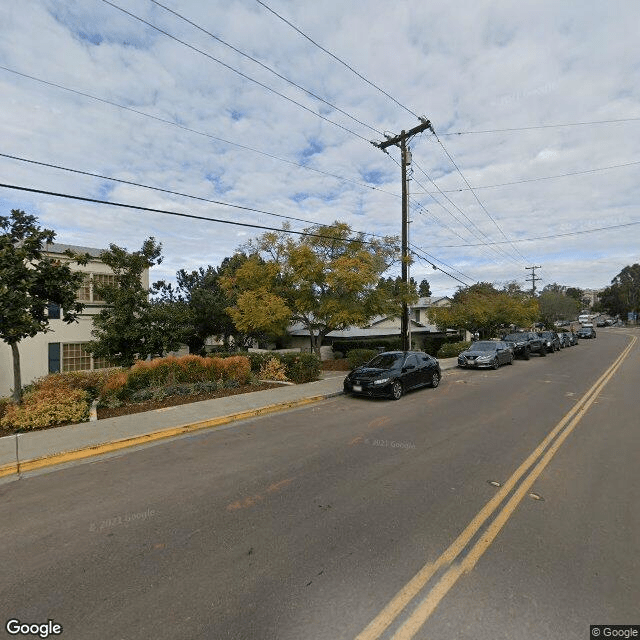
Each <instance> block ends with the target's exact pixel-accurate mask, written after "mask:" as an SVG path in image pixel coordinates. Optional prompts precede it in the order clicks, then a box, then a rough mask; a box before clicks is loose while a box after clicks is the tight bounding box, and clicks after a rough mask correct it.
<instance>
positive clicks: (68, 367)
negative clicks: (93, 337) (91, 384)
mask: <svg viewBox="0 0 640 640" xmlns="http://www.w3.org/2000/svg"><path fill="white" fill-rule="evenodd" d="M89 369H91V354H90V353H87V352H86V351H85V350H84V343H82V342H71V343H66V344H63V345H62V370H63V371H86V370H89Z"/></svg>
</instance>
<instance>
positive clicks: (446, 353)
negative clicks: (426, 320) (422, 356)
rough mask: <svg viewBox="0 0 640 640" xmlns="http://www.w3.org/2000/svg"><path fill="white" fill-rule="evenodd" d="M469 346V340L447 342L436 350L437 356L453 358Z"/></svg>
mask: <svg viewBox="0 0 640 640" xmlns="http://www.w3.org/2000/svg"><path fill="white" fill-rule="evenodd" d="M470 346H471V343H470V342H448V343H445V344H443V345H442V346H441V347H440V349H439V350H438V354H437V356H436V357H437V358H455V357H457V356H458V355H460V354H461V353H462V352H463V351H464V350H465V349H468V348H469V347H470Z"/></svg>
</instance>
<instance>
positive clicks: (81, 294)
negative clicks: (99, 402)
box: [0, 244, 149, 397]
mask: <svg viewBox="0 0 640 640" xmlns="http://www.w3.org/2000/svg"><path fill="white" fill-rule="evenodd" d="M67 249H70V250H71V251H73V252H75V253H82V254H84V253H87V254H89V256H90V259H89V261H88V262H87V264H86V265H78V264H75V263H73V262H72V263H71V268H72V269H73V270H74V271H82V272H84V273H85V278H84V282H83V283H82V285H81V286H80V288H79V289H78V298H77V299H78V300H79V301H80V302H82V303H84V304H85V307H84V310H83V312H82V313H81V314H80V315H79V316H78V321H77V322H74V323H72V324H66V323H65V322H63V320H62V319H61V318H62V314H61V312H60V308H59V307H58V306H57V305H50V307H49V331H48V332H47V333H39V334H37V335H36V336H35V337H33V338H25V339H24V340H22V341H20V342H19V343H18V349H19V351H20V369H21V376H22V384H23V385H25V384H28V383H29V382H32V381H33V380H35V379H36V378H40V377H42V376H45V375H47V374H48V373H55V372H59V371H86V370H90V369H102V368H105V367H107V366H109V365H108V363H107V361H106V360H105V359H104V358H94V357H93V356H92V355H91V354H89V353H87V352H86V351H85V350H84V345H85V344H86V343H87V342H89V341H90V340H91V339H92V336H91V330H92V329H93V316H94V315H96V314H97V313H98V312H99V311H100V309H102V307H103V306H104V301H102V300H100V299H99V297H98V294H97V291H96V286H95V285H96V284H98V283H100V284H112V283H113V282H114V281H115V276H114V275H113V273H112V271H111V269H110V268H109V267H108V266H107V265H106V264H104V263H103V262H102V261H101V260H100V254H101V253H102V249H94V248H91V247H78V246H73V245H67V244H48V245H46V248H45V250H44V251H43V254H44V255H45V256H48V257H51V258H57V259H59V260H61V261H66V262H68V261H69V258H68V257H67V256H65V255H64V252H65V251H66V250H67ZM143 286H144V287H145V288H148V287H149V271H148V269H147V270H145V272H144V274H143ZM12 388H13V358H12V354H11V347H10V346H9V345H8V344H6V343H4V342H0V397H4V396H8V395H10V394H11V390H12Z"/></svg>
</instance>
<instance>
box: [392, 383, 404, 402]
mask: <svg viewBox="0 0 640 640" xmlns="http://www.w3.org/2000/svg"><path fill="white" fill-rule="evenodd" d="M391 397H392V398H393V399H394V400H400V398H402V383H401V382H400V381H399V380H396V381H395V382H394V383H393V384H392V385H391Z"/></svg>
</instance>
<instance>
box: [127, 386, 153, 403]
mask: <svg viewBox="0 0 640 640" xmlns="http://www.w3.org/2000/svg"><path fill="white" fill-rule="evenodd" d="M151 398H153V389H138V391H135V392H134V393H132V394H131V401H132V402H145V401H146V400H151Z"/></svg>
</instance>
